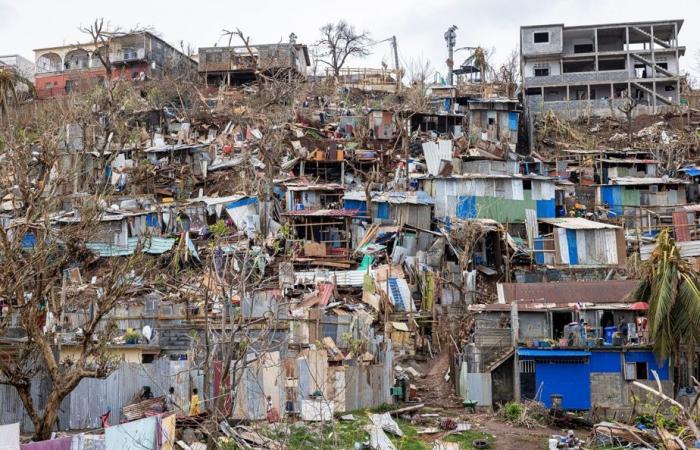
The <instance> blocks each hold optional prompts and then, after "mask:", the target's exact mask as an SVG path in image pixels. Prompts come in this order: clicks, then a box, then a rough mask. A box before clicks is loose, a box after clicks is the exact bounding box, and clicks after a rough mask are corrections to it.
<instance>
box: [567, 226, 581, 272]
mask: <svg viewBox="0 0 700 450" xmlns="http://www.w3.org/2000/svg"><path fill="white" fill-rule="evenodd" d="M566 242H567V244H569V264H571V265H575V264H578V248H577V246H576V230H566Z"/></svg>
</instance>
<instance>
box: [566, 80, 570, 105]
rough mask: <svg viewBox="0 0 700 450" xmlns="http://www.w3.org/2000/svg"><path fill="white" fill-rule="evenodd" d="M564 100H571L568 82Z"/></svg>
mask: <svg viewBox="0 0 700 450" xmlns="http://www.w3.org/2000/svg"><path fill="white" fill-rule="evenodd" d="M566 101H567V102H569V101H571V95H570V92H569V85H568V84H567V85H566Z"/></svg>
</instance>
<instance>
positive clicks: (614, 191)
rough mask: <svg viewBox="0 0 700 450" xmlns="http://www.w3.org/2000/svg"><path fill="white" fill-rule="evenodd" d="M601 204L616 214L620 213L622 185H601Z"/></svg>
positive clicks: (619, 214)
mask: <svg viewBox="0 0 700 450" xmlns="http://www.w3.org/2000/svg"><path fill="white" fill-rule="evenodd" d="M600 192H601V198H602V200H603V204H607V205H608V208H610V210H611V211H612V212H614V213H615V214H617V215H618V216H621V215H622V186H601V188H600Z"/></svg>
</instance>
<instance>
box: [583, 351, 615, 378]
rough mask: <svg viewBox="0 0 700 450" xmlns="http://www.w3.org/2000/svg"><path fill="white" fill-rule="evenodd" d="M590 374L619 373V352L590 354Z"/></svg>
mask: <svg viewBox="0 0 700 450" xmlns="http://www.w3.org/2000/svg"><path fill="white" fill-rule="evenodd" d="M590 365H591V372H594V373H621V372H622V364H621V361H620V352H591V359H590Z"/></svg>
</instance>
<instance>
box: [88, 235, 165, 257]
mask: <svg viewBox="0 0 700 450" xmlns="http://www.w3.org/2000/svg"><path fill="white" fill-rule="evenodd" d="M138 244H139V238H136V237H132V238H129V240H128V243H127V246H126V247H123V246H119V245H111V244H104V243H101V242H88V243H86V244H85V246H86V247H87V248H88V249H90V250H92V251H93V252H95V253H97V254H98V255H100V256H101V257H113V256H128V255H131V254H133V253H134V251H136V247H137V246H138ZM143 244H144V247H143V252H144V253H149V254H151V255H161V254H163V253H165V252H168V251H170V250H172V248H173V245H174V244H175V238H161V237H151V238H148V239H144V240H143Z"/></svg>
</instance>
